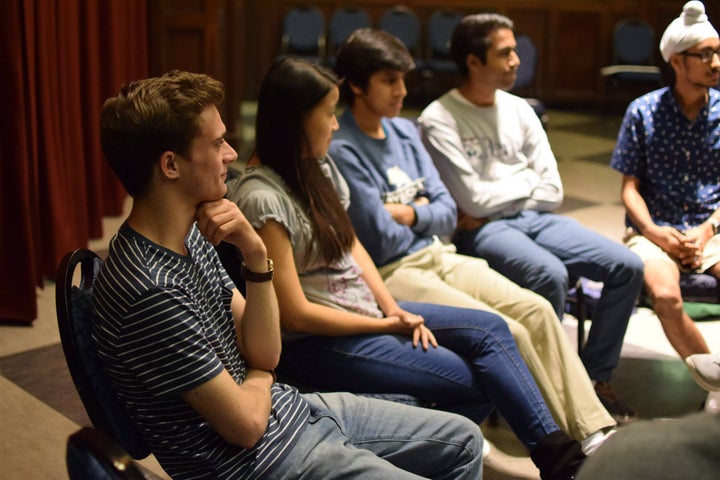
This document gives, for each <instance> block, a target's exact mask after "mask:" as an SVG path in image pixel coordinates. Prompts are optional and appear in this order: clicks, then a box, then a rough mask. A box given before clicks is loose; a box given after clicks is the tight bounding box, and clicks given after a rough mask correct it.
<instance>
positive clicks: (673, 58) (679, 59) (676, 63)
mask: <svg viewBox="0 0 720 480" xmlns="http://www.w3.org/2000/svg"><path fill="white" fill-rule="evenodd" d="M684 61H685V57H683V56H682V55H678V54H677V53H673V54H672V55H670V66H671V67H672V68H673V69H674V70H675V71H676V72H679V71H680V70H682V69H683V68H684V67H685V65H683V62H684Z"/></svg>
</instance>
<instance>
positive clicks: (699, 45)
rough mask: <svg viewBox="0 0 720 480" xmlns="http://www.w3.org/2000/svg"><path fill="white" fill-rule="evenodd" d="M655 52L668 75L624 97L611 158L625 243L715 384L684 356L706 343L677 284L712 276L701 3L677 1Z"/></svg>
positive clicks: (714, 137) (710, 75)
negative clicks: (658, 84)
mask: <svg viewBox="0 0 720 480" xmlns="http://www.w3.org/2000/svg"><path fill="white" fill-rule="evenodd" d="M660 51H661V52H662V56H663V58H664V59H665V61H666V62H668V63H669V64H670V67H671V68H672V71H673V72H674V77H675V78H674V82H673V83H672V85H671V86H669V87H664V88H661V89H659V90H656V91H654V92H650V93H648V94H646V95H644V96H642V97H640V98H638V99H636V100H635V101H633V102H632V103H631V104H630V106H629V107H628V109H627V111H626V113H625V118H624V120H623V123H622V126H621V127H620V133H619V134H618V141H617V145H616V147H615V152H614V153H613V157H612V161H611V166H612V168H614V169H615V170H618V171H619V172H620V173H622V174H623V180H622V201H623V204H624V205H625V209H626V212H627V215H626V220H625V222H626V225H627V232H626V236H625V243H626V245H627V246H628V247H629V248H630V249H631V250H632V251H634V252H635V253H637V254H638V255H639V256H640V258H642V259H643V262H644V263H645V286H646V289H647V291H648V294H649V295H650V299H651V300H652V303H653V308H654V310H655V313H656V314H657V316H658V318H659V319H660V323H661V324H662V327H663V330H664V331H665V335H666V336H667V338H668V340H669V341H670V343H671V344H672V346H673V347H674V348H675V350H676V351H677V353H678V354H679V355H680V357H682V358H683V359H686V363H687V364H688V367H689V368H690V371H691V373H693V376H694V377H695V378H696V380H698V383H700V384H701V386H704V387H705V388H708V389H709V390H714V389H720V369H717V368H716V371H715V372H709V373H708V372H702V371H698V370H700V369H702V368H703V365H709V366H713V365H714V364H713V363H712V362H695V361H694V359H697V358H705V357H697V356H695V357H691V356H692V355H693V354H705V353H708V352H709V349H708V346H707V344H706V342H705V340H704V339H703V337H702V335H701V334H700V332H699V330H698V329H697V327H696V326H695V323H694V322H693V321H692V319H691V318H690V317H689V316H688V315H687V314H686V313H685V312H684V310H683V301H682V296H681V294H680V285H679V278H680V277H679V276H680V272H681V271H683V272H704V273H708V274H711V275H714V276H715V277H720V263H719V262H720V236H718V235H717V234H718V233H719V231H720V211H719V210H718V209H719V208H720V92H718V91H717V90H716V89H715V87H716V85H717V84H718V81H719V80H720V38H718V32H717V31H716V30H715V28H713V26H712V24H711V23H710V21H709V19H708V17H707V15H706V14H705V6H704V5H703V4H702V2H699V1H691V2H687V3H686V4H685V6H684V8H683V11H682V13H681V14H680V16H679V17H678V18H676V19H675V20H673V21H672V23H670V25H669V26H668V27H667V30H665V33H664V34H663V36H662V39H661V40H660ZM714 366H715V367H716V365H714ZM706 408H708V404H707V403H706Z"/></svg>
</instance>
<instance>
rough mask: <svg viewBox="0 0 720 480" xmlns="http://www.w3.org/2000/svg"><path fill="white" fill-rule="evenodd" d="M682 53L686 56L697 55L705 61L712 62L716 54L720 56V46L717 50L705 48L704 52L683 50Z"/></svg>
mask: <svg viewBox="0 0 720 480" xmlns="http://www.w3.org/2000/svg"><path fill="white" fill-rule="evenodd" d="M680 55H683V56H685V57H697V58H699V59H700V61H701V62H703V63H710V62H712V61H713V58H714V57H715V55H717V56H718V57H720V48H718V49H717V50H711V49H709V48H708V49H705V50H703V51H702V52H681V53H680Z"/></svg>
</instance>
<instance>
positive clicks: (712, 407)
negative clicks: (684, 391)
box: [705, 392, 720, 415]
mask: <svg viewBox="0 0 720 480" xmlns="http://www.w3.org/2000/svg"><path fill="white" fill-rule="evenodd" d="M705 411H706V412H708V413H712V414H713V415H717V414H718V413H720V392H710V393H708V396H707V399H706V400H705Z"/></svg>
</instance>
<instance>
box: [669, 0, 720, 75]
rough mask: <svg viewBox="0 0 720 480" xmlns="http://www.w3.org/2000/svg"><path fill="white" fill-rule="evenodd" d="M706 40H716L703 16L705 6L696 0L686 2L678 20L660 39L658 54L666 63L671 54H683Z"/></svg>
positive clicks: (715, 33)
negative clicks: (660, 54)
mask: <svg viewBox="0 0 720 480" xmlns="http://www.w3.org/2000/svg"><path fill="white" fill-rule="evenodd" d="M708 38H718V32H717V31H716V30H715V29H714V28H713V26H712V24H711V23H710V21H709V20H708V16H707V15H705V5H703V3H702V2H700V1H698V0H693V1H691V2H687V3H686V4H685V6H684V7H683V11H682V13H681V14H680V16H679V17H678V18H676V19H675V20H673V21H672V22H671V23H670V25H668V27H667V29H666V30H665V33H663V36H662V38H661V39H660V52H662V57H663V58H664V59H665V61H666V62H669V61H670V56H671V55H672V54H673V53H679V52H684V51H685V50H687V49H688V48H690V47H692V46H694V45H697V44H698V43H700V42H702V41H703V40H707V39H708Z"/></svg>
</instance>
